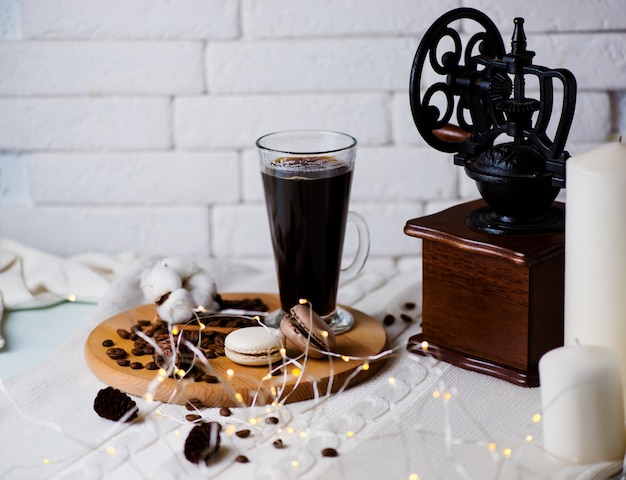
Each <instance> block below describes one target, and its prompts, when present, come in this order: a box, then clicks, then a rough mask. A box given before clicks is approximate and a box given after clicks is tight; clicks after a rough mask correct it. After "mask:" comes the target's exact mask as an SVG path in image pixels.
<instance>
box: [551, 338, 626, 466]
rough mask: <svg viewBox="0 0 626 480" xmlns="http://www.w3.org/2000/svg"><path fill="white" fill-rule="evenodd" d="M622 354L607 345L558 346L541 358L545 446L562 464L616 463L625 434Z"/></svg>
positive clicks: (622, 451)
mask: <svg viewBox="0 0 626 480" xmlns="http://www.w3.org/2000/svg"><path fill="white" fill-rule="evenodd" d="M620 370H621V368H620V360H619V356H618V355H617V353H616V352H614V351H612V350H610V349H608V348H603V347H593V346H570V347H560V348H556V349H554V350H551V351H549V352H548V353H546V354H545V355H544V356H543V357H541V359H540V360H539V378H540V381H541V405H542V410H543V416H542V419H543V420H542V424H543V445H544V448H545V450H546V452H547V453H548V454H550V455H553V456H555V457H557V458H559V459H561V460H566V461H570V462H578V463H596V462H603V461H618V460H621V459H622V458H623V457H624V450H625V449H626V434H625V430H624V409H623V399H622V378H621V371H620Z"/></svg>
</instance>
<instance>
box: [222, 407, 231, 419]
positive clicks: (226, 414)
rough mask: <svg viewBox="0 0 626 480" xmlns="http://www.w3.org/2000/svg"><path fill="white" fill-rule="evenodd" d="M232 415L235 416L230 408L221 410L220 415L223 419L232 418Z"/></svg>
mask: <svg viewBox="0 0 626 480" xmlns="http://www.w3.org/2000/svg"><path fill="white" fill-rule="evenodd" d="M232 414H233V412H231V411H230V408H228V407H222V408H220V415H221V416H222V417H230V416H231V415H232Z"/></svg>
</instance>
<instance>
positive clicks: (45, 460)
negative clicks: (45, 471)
mask: <svg viewBox="0 0 626 480" xmlns="http://www.w3.org/2000/svg"><path fill="white" fill-rule="evenodd" d="M43 463H44V465H50V463H51V462H50V459H49V458H44V459H43Z"/></svg>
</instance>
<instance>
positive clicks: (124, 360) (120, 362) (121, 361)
mask: <svg viewBox="0 0 626 480" xmlns="http://www.w3.org/2000/svg"><path fill="white" fill-rule="evenodd" d="M117 364H118V365H119V366H120V367H128V366H129V365H130V360H129V359H128V358H120V359H119V360H117Z"/></svg>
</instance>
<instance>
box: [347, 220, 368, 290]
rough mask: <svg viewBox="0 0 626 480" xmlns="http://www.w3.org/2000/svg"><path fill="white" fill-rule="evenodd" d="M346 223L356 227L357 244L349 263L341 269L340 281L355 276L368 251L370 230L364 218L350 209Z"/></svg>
mask: <svg viewBox="0 0 626 480" xmlns="http://www.w3.org/2000/svg"><path fill="white" fill-rule="evenodd" d="M348 223H352V224H353V225H354V226H355V227H356V231H357V236H358V245H357V250H356V253H355V254H354V258H353V259H352V262H351V263H350V265H348V266H347V267H345V268H342V269H341V278H340V281H341V282H345V281H347V280H350V279H351V278H354V277H356V276H357V274H358V273H359V272H360V271H361V270H362V269H363V267H364V266H365V262H366V261H367V257H368V256H369V253H370V231H369V228H368V226H367V222H366V221H365V219H364V218H363V217H362V216H361V215H359V214H358V213H356V212H352V211H350V212H348Z"/></svg>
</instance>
